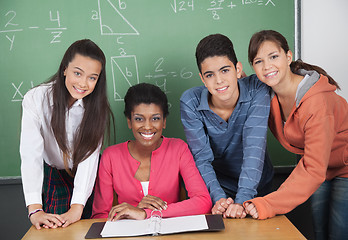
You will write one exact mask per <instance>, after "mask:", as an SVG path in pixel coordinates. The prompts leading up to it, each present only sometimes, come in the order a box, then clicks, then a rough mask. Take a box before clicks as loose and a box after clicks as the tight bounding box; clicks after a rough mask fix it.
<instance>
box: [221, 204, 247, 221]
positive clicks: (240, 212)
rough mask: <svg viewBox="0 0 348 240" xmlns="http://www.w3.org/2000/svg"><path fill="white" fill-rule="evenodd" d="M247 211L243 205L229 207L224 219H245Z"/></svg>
mask: <svg viewBox="0 0 348 240" xmlns="http://www.w3.org/2000/svg"><path fill="white" fill-rule="evenodd" d="M246 215H247V214H246V211H245V209H244V207H243V205H242V204H239V203H235V204H231V205H230V206H228V208H227V210H226V212H224V218H227V217H230V218H245V217H246Z"/></svg>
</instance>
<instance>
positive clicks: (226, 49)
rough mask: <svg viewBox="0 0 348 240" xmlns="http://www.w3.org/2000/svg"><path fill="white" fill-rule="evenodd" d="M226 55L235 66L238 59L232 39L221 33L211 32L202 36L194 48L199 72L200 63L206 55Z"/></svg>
mask: <svg viewBox="0 0 348 240" xmlns="http://www.w3.org/2000/svg"><path fill="white" fill-rule="evenodd" d="M215 56H226V57H228V59H229V60H230V61H231V62H232V63H233V64H234V66H236V64H237V62H238V60H237V57H236V53H235V52H234V48H233V44H232V41H231V40H230V39H229V38H228V37H226V36H225V35H222V34H211V35H208V36H206V37H205V38H203V39H202V40H201V41H200V42H199V43H198V45H197V48H196V62H197V66H198V69H199V72H200V73H201V64H202V62H203V61H204V60H205V59H206V58H208V57H215Z"/></svg>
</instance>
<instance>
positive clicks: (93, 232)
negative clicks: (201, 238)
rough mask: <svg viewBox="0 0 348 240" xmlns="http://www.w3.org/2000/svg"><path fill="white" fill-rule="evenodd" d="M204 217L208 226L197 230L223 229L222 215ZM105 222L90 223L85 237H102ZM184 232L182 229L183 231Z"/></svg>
mask: <svg viewBox="0 0 348 240" xmlns="http://www.w3.org/2000/svg"><path fill="white" fill-rule="evenodd" d="M205 219H206V221H207V225H208V228H207V229H202V230H198V231H204V232H206V231H208V232H210V231H221V230H224V229H225V225H224V221H223V219H222V215H217V214H216V215H205ZM104 225H105V222H96V223H93V224H92V225H91V227H90V228H89V230H88V232H87V234H86V236H85V239H93V238H103V237H102V236H101V235H100V233H101V231H102V230H103V228H104ZM183 232H184V231H183Z"/></svg>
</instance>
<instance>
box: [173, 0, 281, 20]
mask: <svg viewBox="0 0 348 240" xmlns="http://www.w3.org/2000/svg"><path fill="white" fill-rule="evenodd" d="M276 1H277V0H239V1H236V0H235V1H231V0H211V1H208V2H209V6H208V7H207V9H206V10H207V11H208V12H210V13H211V16H212V17H213V19H214V20H220V15H219V13H220V12H221V11H223V10H225V9H230V10H233V9H235V8H238V7H243V6H248V5H257V6H272V7H275V6H276V5H275V2H276ZM196 2H197V4H202V2H203V1H197V0H196ZM204 3H205V2H204ZM170 6H171V8H172V10H173V11H174V13H180V12H188V11H195V6H196V3H195V1H194V0H173V2H172V3H170ZM198 9H201V7H199V6H198Z"/></svg>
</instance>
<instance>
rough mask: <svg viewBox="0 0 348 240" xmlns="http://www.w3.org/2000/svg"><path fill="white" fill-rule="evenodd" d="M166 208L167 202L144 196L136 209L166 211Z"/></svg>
mask: <svg viewBox="0 0 348 240" xmlns="http://www.w3.org/2000/svg"><path fill="white" fill-rule="evenodd" d="M167 207H168V206H167V202H165V201H163V200H162V199H160V198H159V197H155V196H152V195H146V196H145V197H143V199H141V201H140V203H139V204H138V208H142V209H144V208H148V209H151V210H166V209H167Z"/></svg>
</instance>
